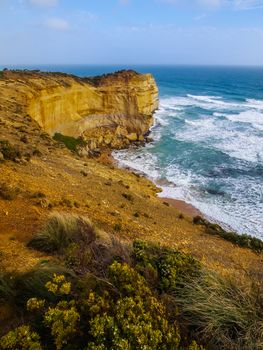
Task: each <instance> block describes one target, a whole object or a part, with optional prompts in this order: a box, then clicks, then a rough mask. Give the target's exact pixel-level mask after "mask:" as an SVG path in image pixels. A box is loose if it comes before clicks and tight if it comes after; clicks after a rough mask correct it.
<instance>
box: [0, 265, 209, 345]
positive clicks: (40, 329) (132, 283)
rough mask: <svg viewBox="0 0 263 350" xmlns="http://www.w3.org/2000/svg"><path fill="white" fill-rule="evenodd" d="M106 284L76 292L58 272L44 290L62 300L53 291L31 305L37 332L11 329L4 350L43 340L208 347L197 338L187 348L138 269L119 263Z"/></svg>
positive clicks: (1, 341) (47, 342) (3, 340)
mask: <svg viewBox="0 0 263 350" xmlns="http://www.w3.org/2000/svg"><path fill="white" fill-rule="evenodd" d="M105 282H107V285H108V290H109V291H107V290H106V289H104V290H101V291H96V292H94V291H90V292H89V293H88V295H87V294H83V295H82V294H76V293H75V292H74V293H72V291H71V283H70V282H68V281H67V280H66V278H65V276H64V275H57V274H54V275H53V278H51V280H50V281H48V282H47V283H46V284H45V286H44V289H45V291H46V293H49V294H51V295H52V296H54V297H56V298H53V299H52V298H51V296H50V295H48V294H47V298H44V299H38V298H36V297H33V298H31V299H29V300H28V301H27V303H26V305H27V310H28V312H29V313H30V314H31V315H30V318H29V319H30V321H31V324H32V329H33V330H34V332H32V331H31V330H30V328H29V327H28V326H22V327H19V328H17V329H16V330H14V331H11V332H9V333H8V334H7V335H5V336H3V337H2V338H1V339H0V344H1V346H2V349H10V350H11V349H12V350H14V349H22V350H30V349H32V350H34V349H36V350H39V349H42V347H41V344H40V342H39V339H41V343H42V345H43V348H45V349H53V348H54V346H55V349H56V350H61V349H71V350H73V349H76V350H77V349H78V350H81V349H83V350H84V349H85V350H87V349H94V350H95V349H105V350H115V349H119V350H127V349H129V350H145V349H146V350H157V349H158V350H159V349H160V350H170V349H173V350H179V349H180V350H183V349H188V350H202V349H203V348H202V347H199V346H198V345H197V344H196V343H195V342H192V343H191V344H190V346H189V347H188V346H184V347H182V344H181V337H180V333H179V328H178V326H177V324H176V323H174V322H173V321H169V319H168V318H167V311H166V307H165V306H164V304H162V302H161V301H160V300H158V299H157V297H156V296H155V295H154V293H153V292H152V291H151V289H150V288H149V286H148V285H147V282H146V280H145V279H144V278H143V277H142V276H141V275H139V274H138V272H136V271H135V270H134V269H133V268H132V267H130V266H128V265H127V264H121V263H118V262H114V263H113V264H111V265H110V266H109V276H108V281H105ZM105 286H106V283H105ZM63 295H64V298H66V299H65V300H61V297H62V296H63ZM35 331H37V333H36V332H35ZM39 335H40V336H39ZM52 343H53V344H52Z"/></svg>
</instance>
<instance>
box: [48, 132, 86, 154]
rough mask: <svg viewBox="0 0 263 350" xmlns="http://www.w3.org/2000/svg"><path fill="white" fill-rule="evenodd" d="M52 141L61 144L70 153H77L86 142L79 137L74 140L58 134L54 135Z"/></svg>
mask: <svg viewBox="0 0 263 350" xmlns="http://www.w3.org/2000/svg"><path fill="white" fill-rule="evenodd" d="M53 139H54V140H55V141H58V142H60V143H63V144H64V145H65V146H66V147H67V148H68V149H69V150H70V151H72V152H77V151H78V148H79V147H80V148H81V147H84V146H85V145H86V142H85V141H84V140H83V138H81V137H78V138H75V137H72V136H66V135H63V134H60V133H55V135H54V136H53Z"/></svg>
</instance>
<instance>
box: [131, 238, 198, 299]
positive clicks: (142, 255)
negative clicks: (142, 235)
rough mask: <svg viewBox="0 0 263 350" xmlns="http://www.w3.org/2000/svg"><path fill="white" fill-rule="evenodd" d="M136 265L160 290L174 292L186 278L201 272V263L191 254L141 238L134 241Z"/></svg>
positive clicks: (193, 276)
mask: <svg viewBox="0 0 263 350" xmlns="http://www.w3.org/2000/svg"><path fill="white" fill-rule="evenodd" d="M133 258H134V261H135V266H136V269H137V270H138V271H140V272H141V273H142V274H143V275H144V276H145V277H146V278H147V280H148V281H149V282H150V283H153V284H154V287H156V288H157V289H158V290H159V292H172V291H174V290H175V288H176V286H177V285H180V283H181V281H183V280H184V279H185V278H195V277H196V276H198V275H199V273H200V269H201V266H200V263H199V262H198V261H197V260H196V259H194V258H193V257H192V256H191V255H187V254H183V253H181V252H179V251H176V250H174V249H169V248H165V247H161V246H158V245H155V244H152V243H146V242H143V241H140V240H137V241H134V243H133Z"/></svg>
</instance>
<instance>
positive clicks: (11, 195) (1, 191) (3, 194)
mask: <svg viewBox="0 0 263 350" xmlns="http://www.w3.org/2000/svg"><path fill="white" fill-rule="evenodd" d="M19 193H20V190H19V188H17V187H11V186H8V185H7V184H6V183H0V198H2V199H4V200H7V201H11V200H13V199H15V198H16V197H17V196H18V194H19Z"/></svg>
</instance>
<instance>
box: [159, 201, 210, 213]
mask: <svg viewBox="0 0 263 350" xmlns="http://www.w3.org/2000/svg"><path fill="white" fill-rule="evenodd" d="M160 200H161V201H162V202H167V203H169V204H170V205H171V206H173V207H175V208H176V209H177V210H179V211H181V212H182V214H186V215H189V216H191V217H194V216H196V215H200V216H203V215H202V213H201V212H200V210H198V209H197V208H195V207H194V206H192V205H191V204H188V203H186V202H184V201H182V200H179V199H173V198H165V197H160Z"/></svg>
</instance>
